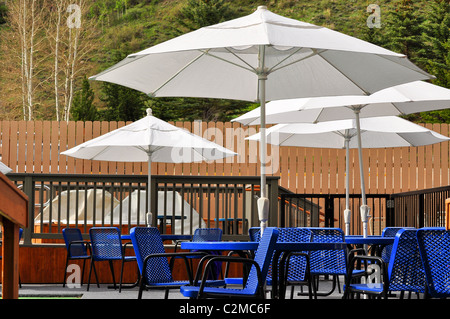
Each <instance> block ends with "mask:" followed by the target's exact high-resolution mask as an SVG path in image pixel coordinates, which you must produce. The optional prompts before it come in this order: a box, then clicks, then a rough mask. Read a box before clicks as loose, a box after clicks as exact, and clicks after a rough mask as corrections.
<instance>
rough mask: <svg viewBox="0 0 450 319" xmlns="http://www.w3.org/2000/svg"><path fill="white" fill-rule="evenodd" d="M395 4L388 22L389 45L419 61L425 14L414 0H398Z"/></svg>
mask: <svg viewBox="0 0 450 319" xmlns="http://www.w3.org/2000/svg"><path fill="white" fill-rule="evenodd" d="M394 5H395V9H394V10H393V11H391V12H390V14H389V16H388V22H387V23H386V27H387V32H386V35H387V37H388V43H387V46H388V48H390V49H391V50H394V51H396V52H398V53H403V54H405V55H406V56H407V57H408V58H409V59H410V60H411V61H413V62H416V63H417V62H418V60H419V56H418V52H419V50H420V49H421V47H422V37H421V34H422V28H421V24H422V22H423V16H422V14H421V12H420V11H419V10H418V8H417V7H416V6H415V5H414V2H413V1H412V0H398V1H397V2H396V3H395V4H394ZM419 66H420V65H419Z"/></svg>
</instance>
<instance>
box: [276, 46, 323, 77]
mask: <svg viewBox="0 0 450 319" xmlns="http://www.w3.org/2000/svg"><path fill="white" fill-rule="evenodd" d="M301 49H303V48H299V49H298V50H296V51H295V52H293V53H292V54H290V55H289V56H287V57H286V58H284V59H283V60H281V61H280V62H278V63H277V64H275V65H274V66H273V67H272V68H271V69H270V70H269V73H272V72H275V71H278V70H281V69H283V68H285V67H288V66H290V65H292V64H295V63H298V62H301V61H303V60H306V59H309V58H311V57H313V56H315V55H317V54H320V53H322V52H324V51H326V50H323V51H320V52H318V51H317V50H316V49H312V51H313V53H312V54H310V55H308V56H306V57H303V58H301V59H298V60H296V61H292V62H291V63H288V64H286V65H283V66H280V67H279V68H278V69H276V66H278V65H280V64H281V63H283V62H284V61H286V60H287V59H289V58H290V57H292V56H293V55H294V54H295V53H297V52H298V51H300V50H301Z"/></svg>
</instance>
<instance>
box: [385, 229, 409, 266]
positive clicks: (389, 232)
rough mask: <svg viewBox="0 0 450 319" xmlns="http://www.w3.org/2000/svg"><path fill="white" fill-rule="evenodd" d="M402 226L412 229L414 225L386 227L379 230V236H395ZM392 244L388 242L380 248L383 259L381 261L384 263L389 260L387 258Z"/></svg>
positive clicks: (389, 255)
mask: <svg viewBox="0 0 450 319" xmlns="http://www.w3.org/2000/svg"><path fill="white" fill-rule="evenodd" d="M403 228H406V229H414V227H386V228H384V229H383V231H382V232H381V236H383V237H395V235H396V234H397V232H398V231H399V230H400V229H403ZM393 246H394V244H389V245H386V246H384V247H383V249H382V250H381V258H382V259H383V261H384V262H385V263H387V262H389V258H390V257H391V251H392V247H393Z"/></svg>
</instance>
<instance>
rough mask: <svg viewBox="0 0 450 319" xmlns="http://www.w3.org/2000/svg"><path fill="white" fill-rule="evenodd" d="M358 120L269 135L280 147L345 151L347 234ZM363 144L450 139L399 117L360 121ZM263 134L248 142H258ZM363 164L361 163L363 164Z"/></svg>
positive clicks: (296, 126)
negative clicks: (351, 154)
mask: <svg viewBox="0 0 450 319" xmlns="http://www.w3.org/2000/svg"><path fill="white" fill-rule="evenodd" d="M356 124H357V123H356V120H355V119H353V120H352V119H349V120H339V121H329V122H322V123H317V124H311V123H291V124H277V125H275V126H273V127H271V128H269V129H267V132H266V138H267V143H270V144H274V145H278V146H300V147H318V148H338V149H346V169H345V172H346V173H345V176H346V179H345V185H346V187H345V188H346V192H345V194H346V196H345V211H344V222H345V226H346V227H345V233H346V234H347V235H348V234H350V219H351V211H350V206H349V160H348V159H349V152H350V151H349V150H350V149H351V148H358V140H357V137H358V132H357V125H356ZM360 124H361V141H362V146H363V147H364V148H389V147H410V146H412V147H415V146H423V145H429V144H434V143H440V142H443V141H449V140H450V138H449V137H446V136H444V135H441V134H439V133H436V132H434V131H432V130H429V129H427V128H425V127H423V126H420V125H417V124H414V123H412V122H410V121H407V120H405V119H402V118H400V117H396V116H385V117H371V118H364V119H361V123H360ZM260 138H261V134H260V133H258V134H255V135H252V136H250V137H248V138H247V139H249V140H259V139H260ZM360 164H361V163H360ZM363 232H364V236H367V220H366V221H363Z"/></svg>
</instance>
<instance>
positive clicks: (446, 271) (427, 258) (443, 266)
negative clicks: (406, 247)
mask: <svg viewBox="0 0 450 319" xmlns="http://www.w3.org/2000/svg"><path fill="white" fill-rule="evenodd" d="M417 241H418V245H419V250H420V255H421V260H422V262H423V266H424V268H425V275H426V281H427V288H428V293H429V295H430V296H431V297H434V298H442V297H450V253H449V252H450V231H449V230H445V229H444V228H421V229H418V230H417Z"/></svg>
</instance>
